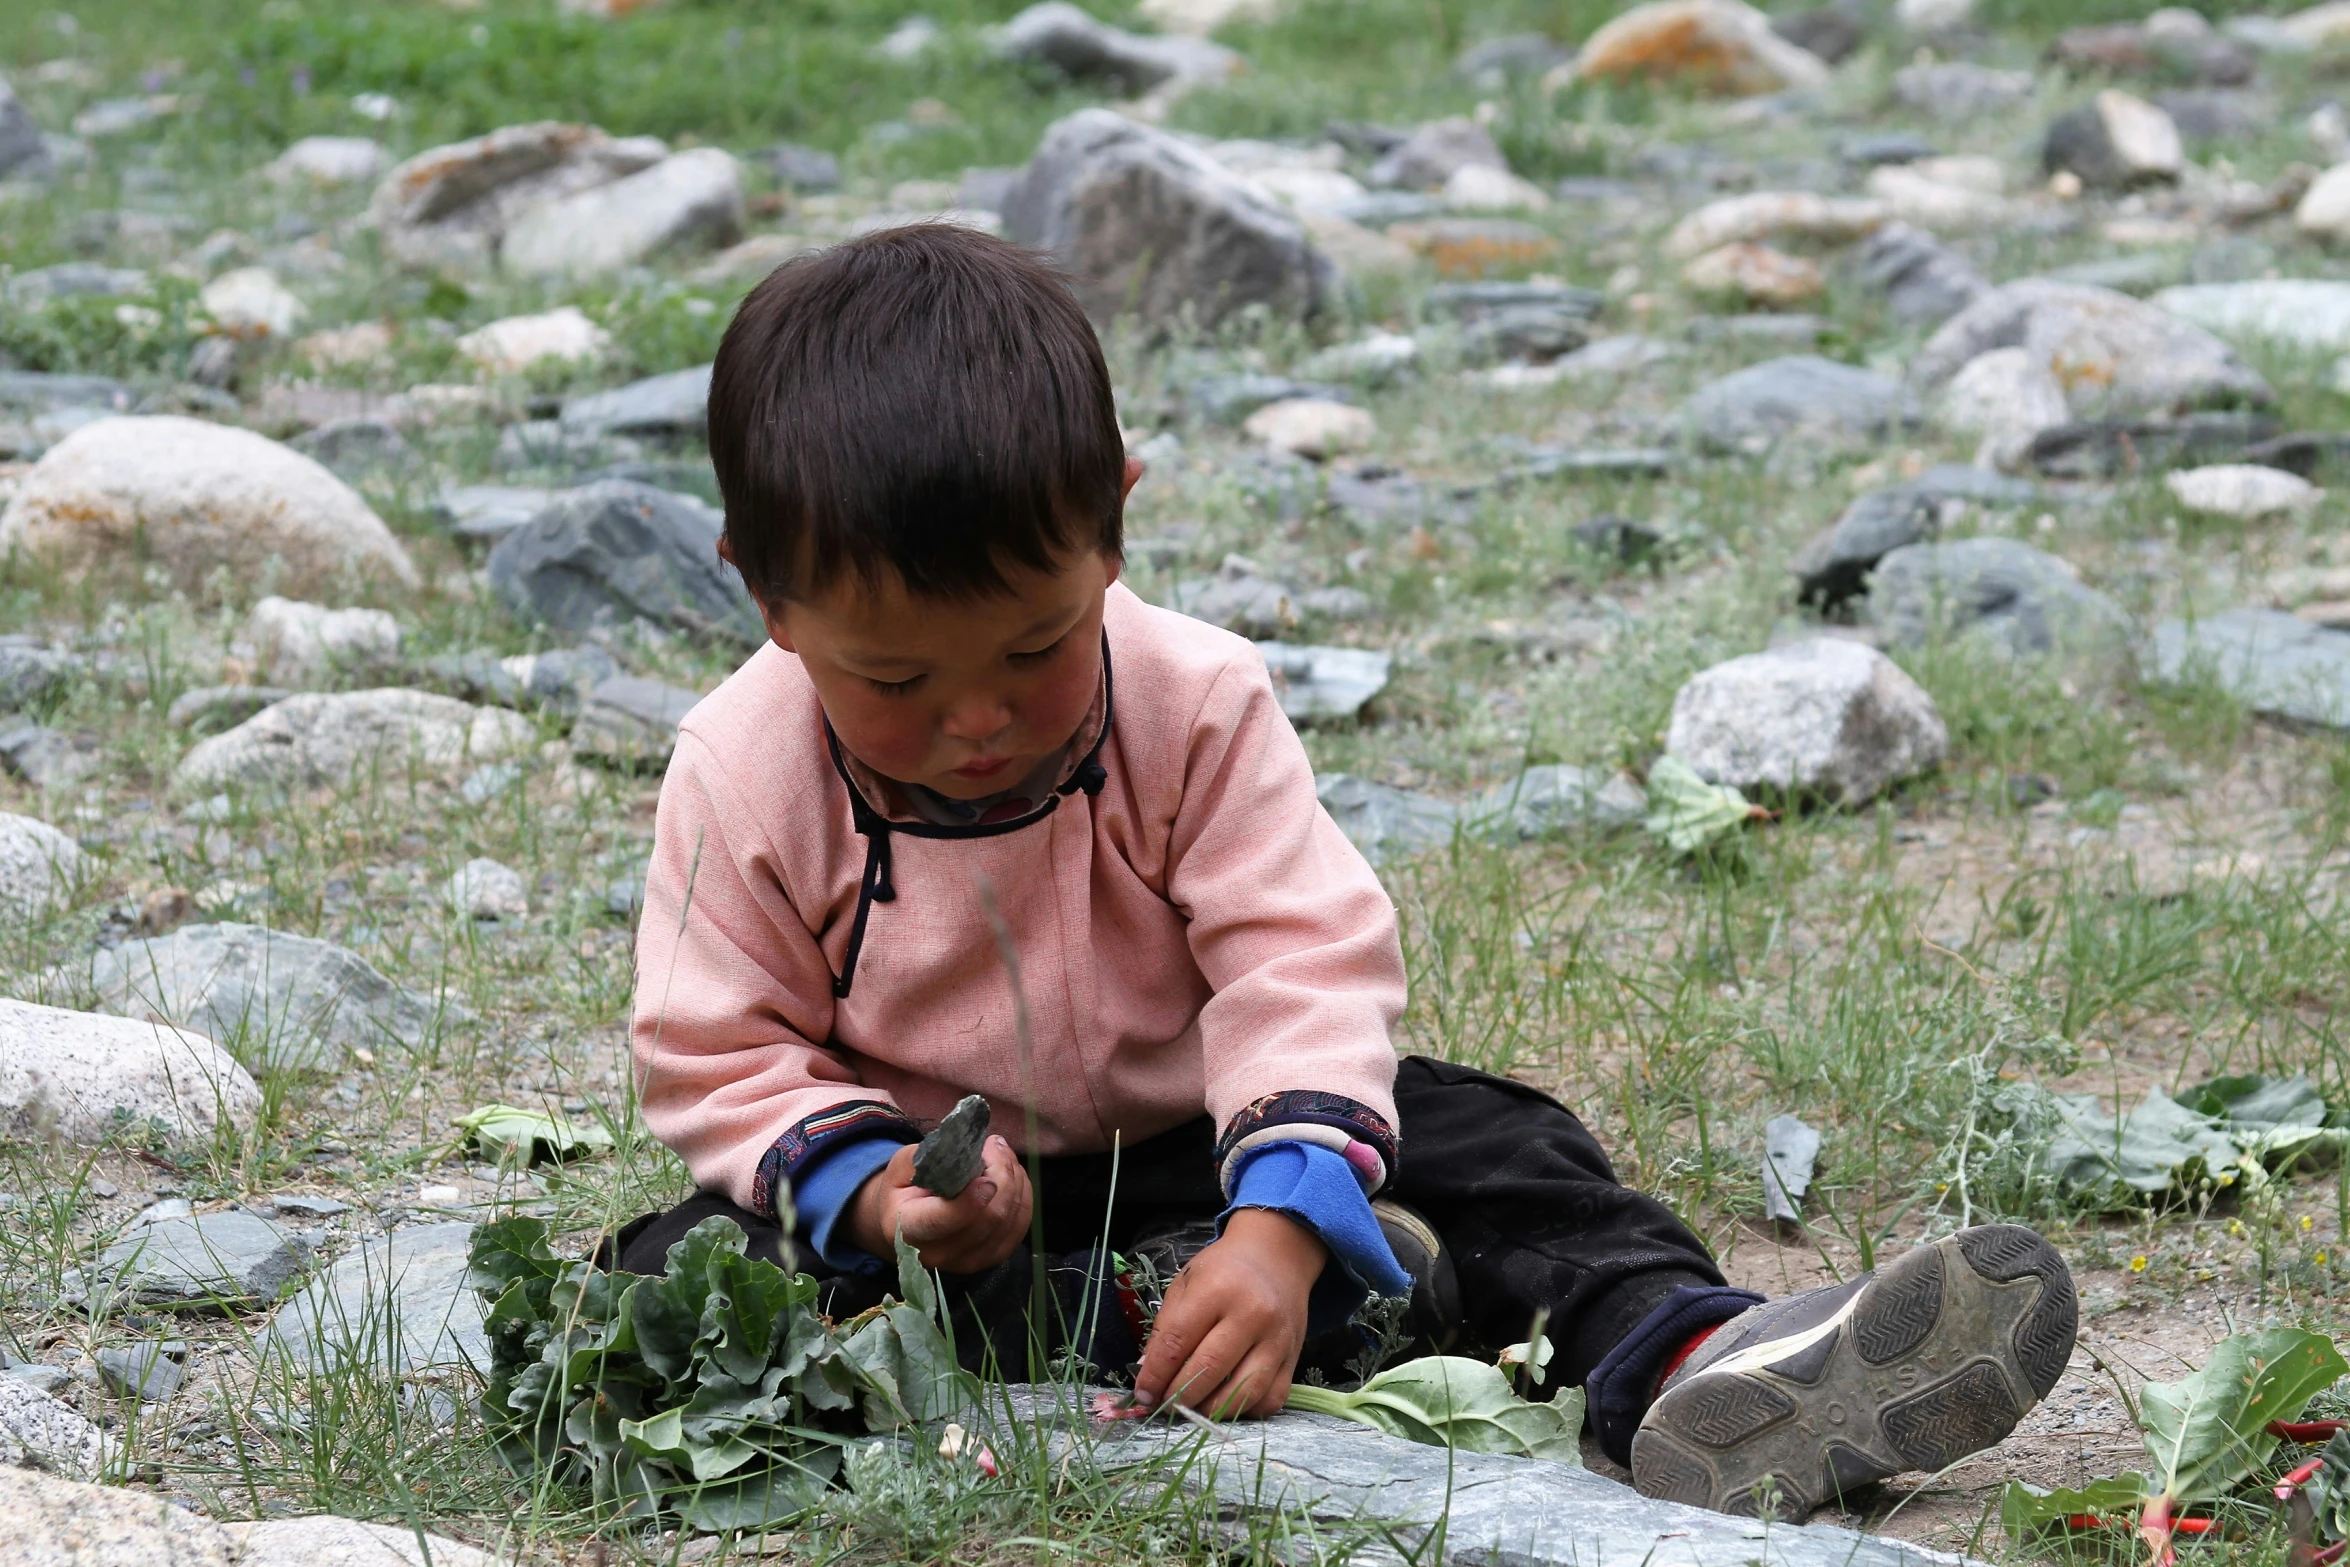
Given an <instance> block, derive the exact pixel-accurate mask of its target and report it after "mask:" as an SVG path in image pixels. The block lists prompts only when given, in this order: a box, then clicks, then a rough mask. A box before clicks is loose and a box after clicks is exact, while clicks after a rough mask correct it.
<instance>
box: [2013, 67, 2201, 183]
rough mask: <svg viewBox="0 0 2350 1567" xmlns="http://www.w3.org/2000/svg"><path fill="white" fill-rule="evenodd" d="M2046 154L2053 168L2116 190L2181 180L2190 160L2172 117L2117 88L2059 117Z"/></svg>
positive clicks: (2048, 142) (2108, 90) (2054, 124)
mask: <svg viewBox="0 0 2350 1567" xmlns="http://www.w3.org/2000/svg"><path fill="white" fill-rule="evenodd" d="M2044 156H2045V159H2046V161H2047V164H2048V166H2049V167H2050V168H2054V169H2063V170H2068V171H2070V172H2071V173H2073V174H2076V175H2078V176H2079V177H2080V178H2081V179H2082V180H2084V181H2086V182H2088V183H2089V184H2091V185H2096V186H2100V187H2103V188H2106V189H2111V190H2120V189H2126V188H2127V187H2130V186H2133V185H2143V184H2146V183H2149V182H2151V181H2158V180H2175V179H2177V178H2178V177H2179V172H2180V170H2181V169H2182V168H2183V167H2185V164H2186V161H2187V154H2186V149H2185V148H2184V147H2183V146H2182V145H2181V144H2180V141H2179V128H2178V126H2177V125H2176V124H2175V123H2173V121H2172V120H2171V117H2170V116H2169V115H2168V114H2167V113H2165V112H2164V111H2163V110H2161V109H2158V108H2156V107H2155V106H2154V105H2153V104H2150V103H2148V102H2147V101H2146V100H2145V99H2143V98H2139V97H2135V96H2133V95H2132V94H2130V93H2126V92H2122V91H2120V90H2119V89H2117V88H2108V89H2106V90H2105V91H2104V92H2101V93H2099V94H2098V95H2097V96H2096V97H2095V98H2094V99H2092V100H2091V101H2090V102H2089V103H2088V104H2087V105H2086V106H2084V107H2082V108H2079V109H2076V110H2074V111H2073V112H2071V113H2070V114H2065V115H2060V116H2058V117H2057V119H2056V120H2055V121H2054V122H2053V123H2051V124H2050V125H2049V127H2048V137H2047V142H2046V146H2045V150H2044Z"/></svg>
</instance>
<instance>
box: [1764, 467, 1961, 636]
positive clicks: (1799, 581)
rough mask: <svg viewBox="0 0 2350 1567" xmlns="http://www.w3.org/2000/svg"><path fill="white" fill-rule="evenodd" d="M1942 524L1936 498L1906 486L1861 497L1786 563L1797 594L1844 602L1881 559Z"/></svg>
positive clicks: (1826, 602) (1862, 585) (1824, 602)
mask: <svg viewBox="0 0 2350 1567" xmlns="http://www.w3.org/2000/svg"><path fill="white" fill-rule="evenodd" d="M1941 525H1942V521H1941V509H1940V508H1939V507H1938V506H1937V505H1936V504H1935V501H1934V498H1933V497H1932V496H1930V495H1925V494H1921V493H1920V492H1919V491H1917V490H1914V489H1912V488H1911V487H1909V486H1908V485H1905V484H1896V485H1892V486H1890V487H1888V488H1886V489H1882V490H1870V491H1869V492H1868V493H1867V494H1865V495H1860V496H1857V497H1855V498H1854V500H1853V502H1852V504H1851V505H1849V506H1847V507H1845V508H1844V510H1843V511H1842V512H1841V513H1839V514H1838V515H1837V518H1836V520H1835V521H1834V522H1833V523H1831V524H1829V526H1828V528H1827V529H1826V531H1824V532H1822V533H1820V534H1819V535H1817V536H1816V537H1814V538H1813V539H1812V540H1811V542H1810V543H1808V544H1806V545H1804V547H1803V548H1802V549H1800V550H1798V551H1797V552H1796V554H1795V560H1794V562H1793V563H1792V564H1791V565H1790V566H1789V567H1788V570H1789V571H1791V572H1793V573H1794V576H1795V584H1796V597H1797V598H1799V599H1800V600H1802V601H1803V602H1804V603H1807V604H1819V605H1823V606H1830V607H1832V606H1834V605H1837V604H1841V603H1843V602H1844V601H1845V600H1846V599H1849V598H1851V597H1853V596H1854V595H1856V594H1858V593H1860V592H1861V591H1863V590H1864V589H1865V588H1867V586H1868V578H1869V573H1870V572H1871V571H1873V570H1875V569H1876V565H1877V562H1878V561H1880V560H1883V559H1884V558H1885V557H1886V556H1887V555H1889V554H1891V553H1892V552H1893V551H1895V550H1897V549H1899V548H1901V547H1902V546H1903V545H1904V544H1919V543H1923V542H1924V541H1926V540H1928V539H1931V538H1933V537H1934V535H1935V534H1936V533H1937V532H1938V531H1940V529H1941Z"/></svg>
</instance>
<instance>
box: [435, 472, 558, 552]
mask: <svg viewBox="0 0 2350 1567" xmlns="http://www.w3.org/2000/svg"><path fill="white" fill-rule="evenodd" d="M560 493H562V492H561V491H559V490H550V489H547V488H545V487H543V486H540V485H527V484H455V485H451V486H450V487H449V488H447V489H445V490H443V491H441V494H440V499H439V500H437V501H435V502H434V503H433V515H434V516H436V517H438V518H440V520H441V521H442V522H444V523H446V524H447V525H448V526H449V527H451V528H454V529H455V530H456V531H457V532H459V533H461V534H463V535H464V536H465V537H467V538H469V539H489V540H492V541H495V540H498V539H502V538H504V537H505V536H506V535H507V534H509V533H512V532H513V531H514V530H515V529H516V528H519V527H521V526H522V525H523V524H524V523H526V522H528V521H530V519H531V518H533V517H536V516H537V515H538V514H539V513H540V512H542V511H545V510H546V509H547V505H548V503H549V502H551V501H553V500H554V498H555V497H556V496H557V495H558V494H560Z"/></svg>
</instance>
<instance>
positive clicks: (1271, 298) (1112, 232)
mask: <svg viewBox="0 0 2350 1567" xmlns="http://www.w3.org/2000/svg"><path fill="white" fill-rule="evenodd" d="M1004 231H1005V233H1006V234H1008V235H1009V236H1010V237H1011V238H1013V239H1015V240H1018V241H1019V242H1020V243H1021V244H1024V245H1034V246H1038V247H1041V248H1042V249H1045V250H1048V251H1051V252H1052V253H1053V255H1054V256H1055V257H1056V258H1058V260H1059V261H1060V263H1061V265H1062V266H1064V267H1066V268H1067V269H1068V270H1069V272H1070V273H1071V274H1072V275H1073V276H1074V277H1075V279H1076V282H1077V293H1078V297H1079V298H1080V299H1081V300H1083V301H1084V303H1085V307H1086V311H1087V313H1088V314H1089V315H1091V316H1092V317H1093V318H1094V319H1095V320H1097V321H1101V322H1105V323H1106V322H1109V321H1111V320H1114V319H1115V318H1117V317H1119V316H1121V315H1126V314H1129V313H1131V314H1133V315H1136V316H1139V317H1140V318H1141V319H1142V320H1144V321H1145V322H1148V323H1151V324H1154V325H1170V324H1172V323H1174V322H1175V321H1177V320H1178V319H1180V318H1181V317H1183V316H1184V315H1185V314H1187V313H1188V314H1190V315H1192V316H1194V317H1195V318H1196V319H1197V320H1198V321H1199V322H1200V324H1202V325H1207V326H1213V325H1215V324H1216V323H1218V322H1220V321H1222V320H1224V319H1225V318H1226V317H1227V316H1230V315H1231V314H1233V313H1234V312H1235V311H1238V310H1242V309H1245V308H1247V307H1248V306H1251V305H1263V306H1267V307H1269V308H1271V309H1272V310H1273V311H1274V312H1275V313H1276V314H1277V315H1282V316H1288V317H1293V318H1294V317H1302V316H1308V315H1312V314H1314V313H1316V312H1318V311H1319V310H1320V309H1321V308H1322V307H1323V305H1324V303H1325V302H1326V301H1327V300H1328V299H1329V298H1330V297H1331V296H1332V294H1333V292H1334V290H1335V288H1336V286H1337V272H1336V270H1335V268H1334V267H1333V266H1332V265H1331V263H1330V260H1329V258H1328V257H1326V256H1324V255H1323V254H1322V253H1321V251H1320V250H1319V249H1317V248H1316V247H1315V245H1314V243H1313V241H1312V240H1311V239H1309V238H1308V237H1307V235H1306V231H1305V229H1304V228H1303V227H1301V226H1300V225H1299V223H1298V220H1297V219H1296V218H1294V217H1292V216H1291V215H1290V214H1289V213H1288V212H1287V211H1286V210H1284V209H1283V208H1282V207H1280V206H1279V205H1278V204H1277V203H1275V202H1273V201H1271V200H1269V199H1268V198H1267V197H1266V196H1265V194H1264V193H1263V192H1262V191H1261V190H1260V189H1259V188H1258V187H1257V186H1256V185H1255V184H1253V183H1252V182H1250V181H1249V180H1247V179H1245V178H1244V177H1242V176H1240V175H1238V174H1235V173H1233V172H1232V171H1231V170H1229V169H1227V168H1225V167H1224V166H1223V165H1222V164H1219V163H1217V162H1216V161H1215V160H1214V159H1212V158H1210V157H1208V156H1207V154H1205V153H1203V152H1201V151H1199V150H1198V149H1196V148H1194V147H1192V146H1191V145H1190V144H1189V143H1187V142H1183V141H1180V140H1178V139H1176V138H1175V137H1173V136H1170V135H1168V134H1166V133H1165V132H1163V131H1158V130H1153V129H1151V128H1150V127H1148V126H1144V125H1138V124H1135V123H1134V122H1133V121H1130V120H1126V119H1122V118H1120V117H1119V116H1118V115H1115V114H1112V113H1110V112H1109V111H1108V110H1107V109H1085V110H1081V111H1079V112H1078V113H1076V114H1073V115H1071V116H1069V117H1068V118H1067V119H1065V120H1061V121H1058V122H1056V123H1055V124H1054V125H1053V126H1052V127H1051V128H1049V129H1048V130H1047V131H1046V132H1045V134H1044V139H1043V141H1042V142H1040V143H1039V144H1038V146H1037V149H1036V156H1035V157H1034V158H1032V159H1030V160H1029V163H1028V166H1027V168H1025V169H1024V170H1022V171H1021V174H1020V178H1019V179H1018V180H1017V181H1016V182H1015V183H1014V184H1013V186H1012V189H1011V191H1010V193H1009V194H1008V195H1007V196H1006V197H1005V200H1004Z"/></svg>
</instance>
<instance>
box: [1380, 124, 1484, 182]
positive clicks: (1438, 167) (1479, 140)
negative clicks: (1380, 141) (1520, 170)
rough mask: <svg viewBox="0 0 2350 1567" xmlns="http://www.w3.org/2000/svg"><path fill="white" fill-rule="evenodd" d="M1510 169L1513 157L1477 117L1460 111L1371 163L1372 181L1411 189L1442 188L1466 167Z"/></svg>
mask: <svg viewBox="0 0 2350 1567" xmlns="http://www.w3.org/2000/svg"><path fill="white" fill-rule="evenodd" d="M1472 168H1474V169H1493V170H1497V171H1499V172H1501V173H1503V174H1507V173H1508V172H1509V168H1510V165H1509V160H1508V159H1507V158H1505V157H1503V156H1502V154H1501V148H1500V147H1498V146H1496V145H1495V144H1494V140H1493V137H1492V136H1491V135H1490V134H1488V133H1487V131H1486V129H1485V128H1484V127H1483V126H1481V125H1479V124H1478V123H1477V122H1476V121H1475V120H1471V119H1466V118H1463V117H1461V116H1459V115H1455V116H1453V117H1452V118H1451V119H1445V120H1431V121H1429V122H1428V123H1427V124H1426V125H1423V126H1421V127H1420V128H1419V129H1418V130H1415V131H1413V132H1412V133H1411V135H1409V136H1407V137H1405V138H1404V139H1403V140H1402V141H1401V142H1399V143H1397V144H1396V145H1395V146H1394V147H1392V148H1390V149H1389V150H1388V151H1387V152H1385V153H1384V154H1382V155H1381V156H1380V159H1379V161H1378V162H1377V163H1374V164H1373V165H1371V183H1372V184H1374V185H1384V186H1390V187H1401V188H1403V189H1407V190H1442V189H1443V188H1444V186H1445V182H1446V181H1448V180H1450V179H1451V178H1452V177H1453V175H1455V174H1457V173H1459V172H1460V171H1461V170H1462V169H1472Z"/></svg>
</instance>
